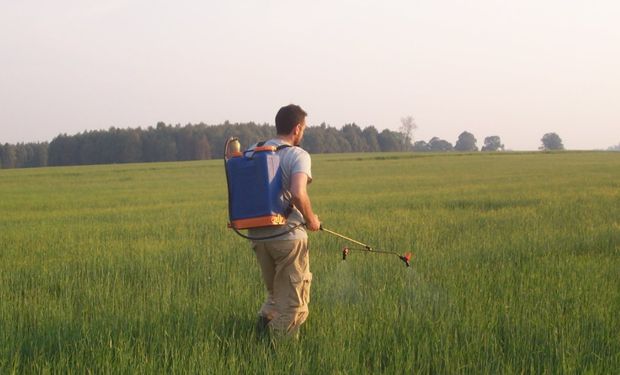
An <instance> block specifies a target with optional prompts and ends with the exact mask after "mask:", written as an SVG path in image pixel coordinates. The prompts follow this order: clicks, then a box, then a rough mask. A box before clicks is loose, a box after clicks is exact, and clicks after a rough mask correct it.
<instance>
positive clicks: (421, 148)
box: [413, 141, 431, 152]
mask: <svg viewBox="0 0 620 375" xmlns="http://www.w3.org/2000/svg"><path fill="white" fill-rule="evenodd" d="M430 150H431V145H430V144H428V143H426V142H425V141H417V142H415V143H414V144H413V151H415V152H427V151H430Z"/></svg>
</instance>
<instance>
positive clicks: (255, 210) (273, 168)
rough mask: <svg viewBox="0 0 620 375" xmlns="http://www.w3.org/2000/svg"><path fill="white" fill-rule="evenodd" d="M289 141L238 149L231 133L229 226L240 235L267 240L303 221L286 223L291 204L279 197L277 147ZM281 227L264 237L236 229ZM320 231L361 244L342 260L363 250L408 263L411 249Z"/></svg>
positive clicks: (345, 250) (226, 159) (226, 166)
mask: <svg viewBox="0 0 620 375" xmlns="http://www.w3.org/2000/svg"><path fill="white" fill-rule="evenodd" d="M287 147H292V146H290V145H286V144H284V145H280V146H265V142H259V143H258V144H257V145H256V146H255V147H253V148H250V149H247V150H245V151H243V152H241V145H240V143H239V138H236V137H231V138H228V139H227V140H226V144H225V146H224V169H225V170H226V182H227V185H228V217H229V223H228V227H229V228H231V229H232V230H233V231H235V233H237V234H238V235H239V236H241V237H243V238H246V239H249V240H269V239H275V238H277V237H281V236H283V235H285V234H287V233H290V232H292V231H294V230H295V229H297V228H298V227H300V226H302V225H305V223H299V224H297V225H293V226H287V225H286V218H287V217H288V214H289V213H290V211H291V209H292V205H290V204H288V205H287V204H286V203H285V200H284V199H283V198H282V170H281V169H280V156H279V155H278V151H280V150H282V149H285V148H287ZM268 227H281V228H282V232H280V233H277V234H274V235H271V236H265V237H250V236H247V235H245V234H243V233H241V232H240V231H239V230H243V229H255V228H268ZM320 229H321V231H323V232H326V233H329V234H331V235H334V236H336V237H340V238H342V239H345V240H347V241H349V242H352V243H354V244H356V245H358V246H360V247H358V248H355V247H353V248H351V247H345V248H343V250H342V260H346V258H347V255H349V252H350V251H366V252H371V253H377V254H392V255H396V256H397V257H398V258H399V259H400V260H402V261H403V262H405V264H406V265H407V267H409V261H410V260H411V253H405V254H404V255H400V254H398V253H396V252H393V251H384V250H377V249H374V248H372V247H371V246H369V245H366V244H364V243H362V242H360V241H357V240H354V239H352V238H349V237H346V236H344V235H342V234H339V233H336V232H334V231H331V230H329V229H326V228H324V227H323V226H322V225H321V228H320Z"/></svg>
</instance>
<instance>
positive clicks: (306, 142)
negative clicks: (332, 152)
mask: <svg viewBox="0 0 620 375" xmlns="http://www.w3.org/2000/svg"><path fill="white" fill-rule="evenodd" d="M326 127H327V125H325V123H322V124H321V125H320V126H309V127H307V128H306V131H305V132H304V139H303V140H302V144H301V145H302V147H303V148H304V149H306V150H307V151H308V152H310V153H312V154H321V153H323V152H325V151H324V150H325V148H324V146H325V139H324V136H325V129H326Z"/></svg>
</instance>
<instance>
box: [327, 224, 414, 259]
mask: <svg viewBox="0 0 620 375" xmlns="http://www.w3.org/2000/svg"><path fill="white" fill-rule="evenodd" d="M320 230H321V231H323V232H325V233H329V234H331V235H334V236H336V237H339V238H342V239H344V240H347V241H349V242H351V243H354V244H356V245H358V246H360V247H358V248H355V247H353V248H351V247H348V246H345V247H344V248H343V249H342V260H346V259H347V255H349V252H350V251H351V250H353V251H365V252H369V253H376V254H392V255H396V256H397V257H398V259H400V260H402V261H403V262H405V265H406V266H407V267H409V266H410V263H409V262H410V261H411V253H410V252H407V253H405V254H403V255H400V254H398V253H396V252H394V251H385V250H378V249H375V248H373V247H371V246H369V245H366V244H365V243H362V242H360V241H357V240H354V239H353V238H349V237H347V236H344V235H342V234H340V233H336V232H334V231H332V230H329V229H327V228H324V227H323V225H321V228H320Z"/></svg>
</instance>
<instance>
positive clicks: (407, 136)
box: [400, 116, 418, 151]
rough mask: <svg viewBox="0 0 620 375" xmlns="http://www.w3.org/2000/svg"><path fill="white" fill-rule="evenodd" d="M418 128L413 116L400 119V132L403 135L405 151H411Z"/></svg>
mask: <svg viewBox="0 0 620 375" xmlns="http://www.w3.org/2000/svg"><path fill="white" fill-rule="evenodd" d="M417 128H418V125H416V123H415V120H414V119H413V117H412V116H405V117H402V118H401V119H400V132H401V133H402V134H403V151H408V150H410V149H411V142H413V131H414V130H416V129H417Z"/></svg>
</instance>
